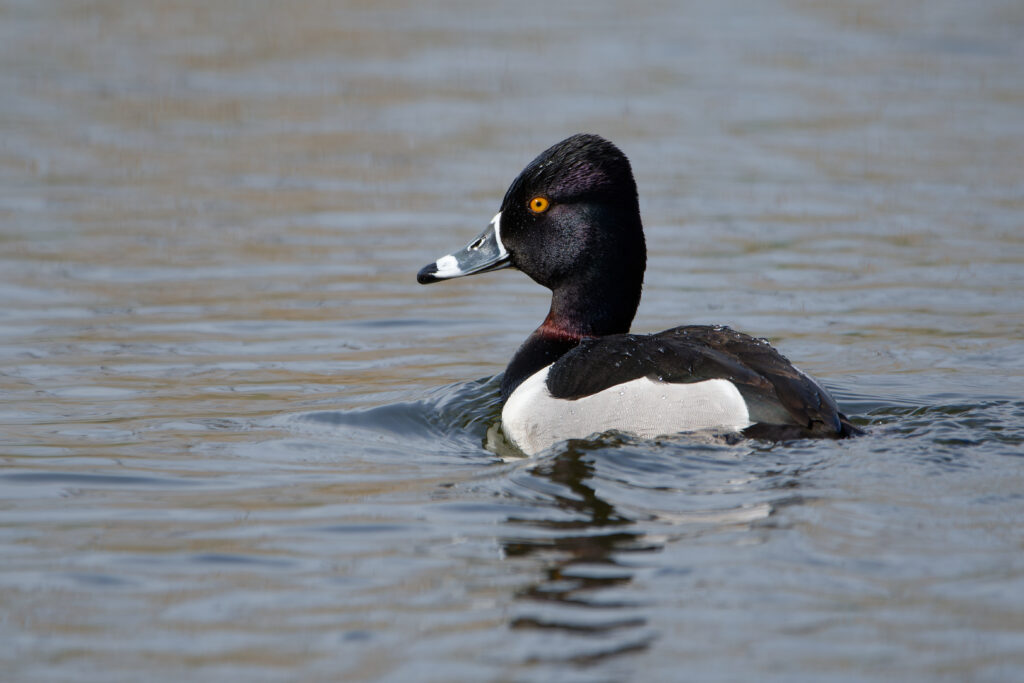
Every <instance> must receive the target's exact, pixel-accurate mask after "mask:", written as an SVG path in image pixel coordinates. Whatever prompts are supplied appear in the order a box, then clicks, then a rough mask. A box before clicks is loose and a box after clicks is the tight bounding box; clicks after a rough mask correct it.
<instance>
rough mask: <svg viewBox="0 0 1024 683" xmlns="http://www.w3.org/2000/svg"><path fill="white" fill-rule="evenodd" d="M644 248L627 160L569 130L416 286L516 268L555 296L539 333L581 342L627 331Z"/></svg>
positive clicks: (638, 287)
mask: <svg viewBox="0 0 1024 683" xmlns="http://www.w3.org/2000/svg"><path fill="white" fill-rule="evenodd" d="M646 262H647V250H646V247H645V245H644V231H643V226H642V224H641V222H640V206H639V202H638V200H637V193H636V182H635V181H634V180H633V171H632V169H630V166H629V159H627V158H626V155H625V154H623V153H622V152H621V151H619V148H618V147H616V146H615V145H613V144H612V143H610V142H608V141H607V140H605V139H604V138H601V137H598V136H597V135H583V134H580V135H573V136H572V137H570V138H566V139H565V140H562V141H561V142H559V143H558V144H557V145H555V146H553V147H551V148H550V149H548V150H546V151H545V152H544V153H543V154H541V155H540V156H538V157H537V158H536V159H534V160H533V161H532V162H530V164H529V165H528V166H527V167H526V168H524V169H523V171H522V173H520V174H519V177H517V178H516V179H515V181H513V183H512V185H511V186H510V187H509V188H508V192H506V193H505V198H504V200H502V203H501V211H500V212H499V213H498V214H497V215H496V216H495V217H494V219H493V220H492V221H491V224H490V225H489V226H488V227H487V229H486V230H484V231H483V233H482V234H481V235H480V236H479V237H478V238H476V239H475V240H473V241H472V242H470V243H469V244H468V245H466V247H465V248H463V249H461V250H460V251H457V252H453V253H451V254H448V255H447V256H443V257H441V258H439V259H438V260H437V261H435V262H434V263H431V264H428V265H427V266H425V267H424V268H423V269H422V270H420V272H419V274H418V275H417V276H416V277H417V280H418V281H419V282H420V283H422V284H429V283H431V282H439V281H441V280H448V279H451V278H456V277H462V276H464V275H472V274H474V273H483V272H488V271H491V270H497V269H499V268H504V267H507V266H515V267H516V268H518V269H519V270H521V271H523V272H524V273H526V274H527V275H529V276H530V277H531V278H533V279H534V280H535V281H537V282H538V283H540V284H542V285H544V286H545V287H547V288H549V289H551V290H552V292H553V296H552V302H551V312H550V313H549V315H548V318H547V320H545V324H544V325H543V326H542V328H541V329H542V330H547V332H548V333H550V334H555V335H556V336H559V335H560V336H566V335H568V336H570V337H573V338H577V339H578V338H582V337H585V336H600V335H605V334H615V333H619V332H628V331H629V326H630V324H631V323H632V321H633V315H634V314H635V313H636V309H637V306H638V305H639V303H640V290H641V287H642V286H643V279H644V268H645V266H646Z"/></svg>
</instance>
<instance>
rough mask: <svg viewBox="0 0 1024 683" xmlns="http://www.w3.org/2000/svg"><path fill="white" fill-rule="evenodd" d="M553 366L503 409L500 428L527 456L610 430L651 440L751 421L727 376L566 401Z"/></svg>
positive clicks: (619, 388) (643, 382)
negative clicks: (552, 379) (553, 390)
mask: <svg viewBox="0 0 1024 683" xmlns="http://www.w3.org/2000/svg"><path fill="white" fill-rule="evenodd" d="M549 369H550V366H548V367H546V368H544V369H543V370H540V371H539V372H537V373H534V374H533V375H531V376H530V377H529V378H527V380H526V381H525V382H523V383H522V384H520V385H519V387H518V388H517V389H516V390H515V391H514V392H512V395H511V396H510V397H509V399H508V401H506V402H505V407H504V408H503V409H502V411H501V426H502V431H504V432H505V436H507V437H508V438H509V440H511V441H512V442H513V443H515V445H516V446H517V447H518V448H519V449H520V450H521V451H523V452H524V453H526V454H527V455H535V454H537V453H539V452H540V451H542V450H544V449H545V448H548V447H550V446H553V445H554V444H556V443H558V442H560V441H565V440H566V439H584V438H586V437H588V436H591V435H593V434H599V433H601V432H606V431H609V430H612V429H614V430H618V431H620V432H624V433H627V434H634V435H636V436H639V437H641V438H645V439H651V438H654V437H656V436H662V435H667V434H678V433H680V432H694V431H700V430H721V431H738V430H740V429H743V428H744V427H748V426H750V424H751V423H750V413H749V412H748V411H747V404H746V402H745V401H744V400H743V397H742V396H740V392H739V391H738V390H737V389H736V386H735V385H734V384H733V383H732V382H730V381H728V380H724V379H709V380H705V381H703V382H694V383H693V384H671V383H668V382H656V381H654V380H651V379H648V378H647V377H641V378H640V379H635V380H632V381H629V382H625V383H623V384H617V385H615V386H614V387H611V388H609V389H605V390H604V391H602V392H600V393H597V394H593V395H592V396H584V397H583V398H579V399H576V400H575V401H568V400H565V399H558V398H553V397H552V396H551V394H550V393H549V392H548V388H547V384H546V381H547V377H548V370H549Z"/></svg>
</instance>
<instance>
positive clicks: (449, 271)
mask: <svg viewBox="0 0 1024 683" xmlns="http://www.w3.org/2000/svg"><path fill="white" fill-rule="evenodd" d="M434 266H436V267H437V273H435V274H434V277H438V278H446V277H458V276H459V275H462V270H460V269H459V260H458V259H456V258H455V257H454V256H452V255H451V254H448V255H447V256H442V257H441V258H439V259H437V261H435V262H434Z"/></svg>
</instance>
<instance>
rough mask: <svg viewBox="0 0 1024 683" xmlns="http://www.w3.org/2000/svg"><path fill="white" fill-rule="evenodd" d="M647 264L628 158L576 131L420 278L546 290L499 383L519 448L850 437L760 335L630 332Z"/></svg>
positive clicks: (838, 417) (817, 390) (818, 391)
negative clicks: (597, 441)
mask: <svg viewBox="0 0 1024 683" xmlns="http://www.w3.org/2000/svg"><path fill="white" fill-rule="evenodd" d="M645 264H646V247H645V244H644V235H643V227H642V224H641V221H640V209H639V203H638V201H637V194H636V183H635V182H634V180H633V174H632V170H631V169H630V166H629V161H628V160H627V159H626V157H625V155H623V154H622V152H620V151H619V150H618V148H616V147H615V146H614V145H612V144H611V143H610V142H608V141H607V140H604V139H602V138H600V137H597V136H594V135H574V136H572V137H570V138H568V139H566V140H563V141H562V142H560V143H558V144H557V145H555V146H554V147H551V148H550V149H548V150H547V151H545V152H544V153H543V154H541V155H540V156H539V157H537V158H536V159H535V160H534V161H533V162H532V163H531V164H530V165H528V166H527V167H526V168H525V169H524V170H523V172H522V173H520V175H519V177H518V178H516V180H515V181H514V182H513V183H512V185H511V187H509V190H508V192H507V193H506V195H505V199H504V201H503V202H502V208H501V211H500V212H499V213H498V214H497V215H496V216H495V217H494V219H493V220H492V221H491V225H490V226H489V227H488V229H487V230H485V231H484V233H483V234H482V235H481V236H480V237H479V238H477V239H476V240H474V241H473V242H471V243H470V244H469V245H468V246H467V247H466V248H465V249H463V250H462V251H460V252H457V253H455V254H451V255H449V256H445V257H443V258H441V259H438V260H437V261H436V262H435V263H433V264H430V265H428V266H426V267H425V268H423V269H422V270H421V271H420V273H419V275H418V276H417V278H418V280H419V281H420V282H421V283H423V284H426V283H429V282H436V281H438V280H442V279H448V278H453V277H459V276H462V275H470V274H473V273H479V272H486V271H490V270H496V269H498V268H504V267H507V266H515V267H517V268H519V269H520V270H522V271H523V272H525V273H526V274H527V275H529V276H530V277H531V278H533V279H534V280H535V281H537V282H538V283H540V284H542V285H544V286H546V287H548V288H549V289H551V290H552V300H551V310H550V311H549V313H548V316H547V317H546V318H545V320H544V322H543V323H542V324H541V326H540V327H538V328H537V329H536V330H535V331H534V332H533V334H531V335H530V337H529V338H528V339H527V340H526V341H525V342H524V343H523V345H522V346H521V347H520V348H519V350H518V351H517V352H516V354H515V355H514V356H513V358H512V361H511V362H510V363H509V365H508V368H507V369H506V370H505V375H504V377H503V380H502V387H501V389H502V395H503V398H505V399H506V402H505V406H504V408H503V410H502V429H503V431H504V432H505V434H506V436H507V437H508V438H509V439H510V440H511V441H512V442H513V443H515V444H516V445H517V446H518V447H519V448H520V449H521V450H523V451H524V452H526V453H528V454H533V453H536V452H539V451H541V450H544V449H545V448H547V447H549V446H551V445H554V444H556V443H558V442H560V441H563V440H565V439H569V438H586V437H588V436H590V435H592V434H595V433H600V432H604V431H608V430H612V429H614V430H618V431H622V432H626V433H630V434H634V435H637V436H641V437H654V436H659V435H663V434H674V433H679V432H690V431H697V430H714V431H718V432H729V433H736V432H742V433H743V434H745V435H748V436H754V437H762V438H775V439H778V438H796V437H831V438H841V437H845V436H850V435H852V434H854V433H857V429H856V427H854V426H852V425H851V424H850V423H849V421H847V420H846V418H845V417H844V416H843V415H842V414H841V413H839V412H838V410H837V408H836V404H835V401H834V400H833V399H832V397H831V396H829V394H828V392H826V391H825V390H824V389H822V388H821V387H820V386H819V385H818V384H816V383H815V382H814V380H812V379H811V378H809V377H808V376H807V375H805V374H804V373H802V372H800V371H799V370H797V369H796V368H795V367H794V366H793V365H792V364H790V363H789V361H787V360H786V359H785V358H784V357H783V356H782V355H780V354H779V353H778V352H777V351H775V349H773V348H772V347H771V346H769V345H768V343H767V342H765V341H764V340H762V339H755V338H753V337H749V336H747V335H745V334H741V333H739V332H735V331H733V330H731V329H729V328H725V327H706V326H688V327H677V328H674V329H671V330H666V331H664V332H660V333H657V334H652V335H632V334H628V332H629V327H630V324H631V323H632V321H633V316H634V315H635V313H636V309H637V306H638V305H639V302H640V291H641V288H642V284H643V273H644V269H645Z"/></svg>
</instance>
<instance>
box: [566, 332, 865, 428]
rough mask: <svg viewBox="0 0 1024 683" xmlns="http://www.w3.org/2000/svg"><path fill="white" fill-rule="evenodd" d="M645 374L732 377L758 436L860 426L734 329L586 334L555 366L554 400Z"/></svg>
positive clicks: (681, 378)
mask: <svg viewBox="0 0 1024 683" xmlns="http://www.w3.org/2000/svg"><path fill="white" fill-rule="evenodd" d="M640 377H648V378H650V379H651V380H655V381H661V382H670V383H682V384H689V383H693V382H702V381H705V380H710V379H725V380H728V381H730V382H732V383H733V385H735V386H736V389H737V390H738V391H739V392H740V395H741V396H743V399H744V401H745V402H746V403H747V408H748V410H749V413H750V420H751V422H753V423H754V424H753V425H752V426H751V427H749V428H748V429H747V430H745V433H746V434H747V435H748V436H752V437H755V438H768V439H787V438H798V437H805V436H825V437H842V436H850V435H851V434H854V433H857V431H858V430H857V428H856V427H854V426H853V425H851V424H850V423H849V421H848V420H847V419H846V417H845V416H844V415H842V414H841V413H840V412H839V409H838V407H837V406H836V403H835V400H834V399H833V398H832V397H831V396H830V395H829V393H828V392H827V391H825V390H824V389H823V388H822V387H820V386H819V385H818V384H817V383H816V382H815V381H814V380H813V379H811V378H810V377H808V376H807V375H805V374H804V373H803V372H801V371H800V370H799V369H797V368H796V367H794V366H793V364H792V363H790V362H789V361H788V360H787V359H786V358H785V356H783V355H782V354H780V353H779V352H778V351H776V350H775V349H774V348H772V346H771V345H770V344H769V343H768V342H767V341H765V340H763V339H756V338H754V337H751V336H749V335H746V334H743V333H741V332H736V331H735V330H732V329H730V328H728V327H720V326H705V325H691V326H684V327H676V328H673V329H670V330H665V331H664V332H659V333H657V334H652V335H632V334H620V335H611V336H608V337H601V338H598V339H588V340H584V341H583V342H581V343H580V344H579V346H577V347H576V348H574V349H573V350H572V351H570V352H568V353H566V354H565V355H564V356H562V357H561V358H560V359H559V360H558V361H557V362H556V363H555V364H554V365H553V366H552V367H551V369H550V370H549V372H548V377H547V388H548V391H549V392H550V393H551V395H552V396H554V397H555V398H563V399H570V400H572V399H578V398H582V397H583V396H589V395H591V394H595V393H597V392H599V391H603V390H604V389H608V388H610V387H613V386H615V385H618V384H622V383H623V382H628V381H630V380H634V379H638V378H640Z"/></svg>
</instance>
